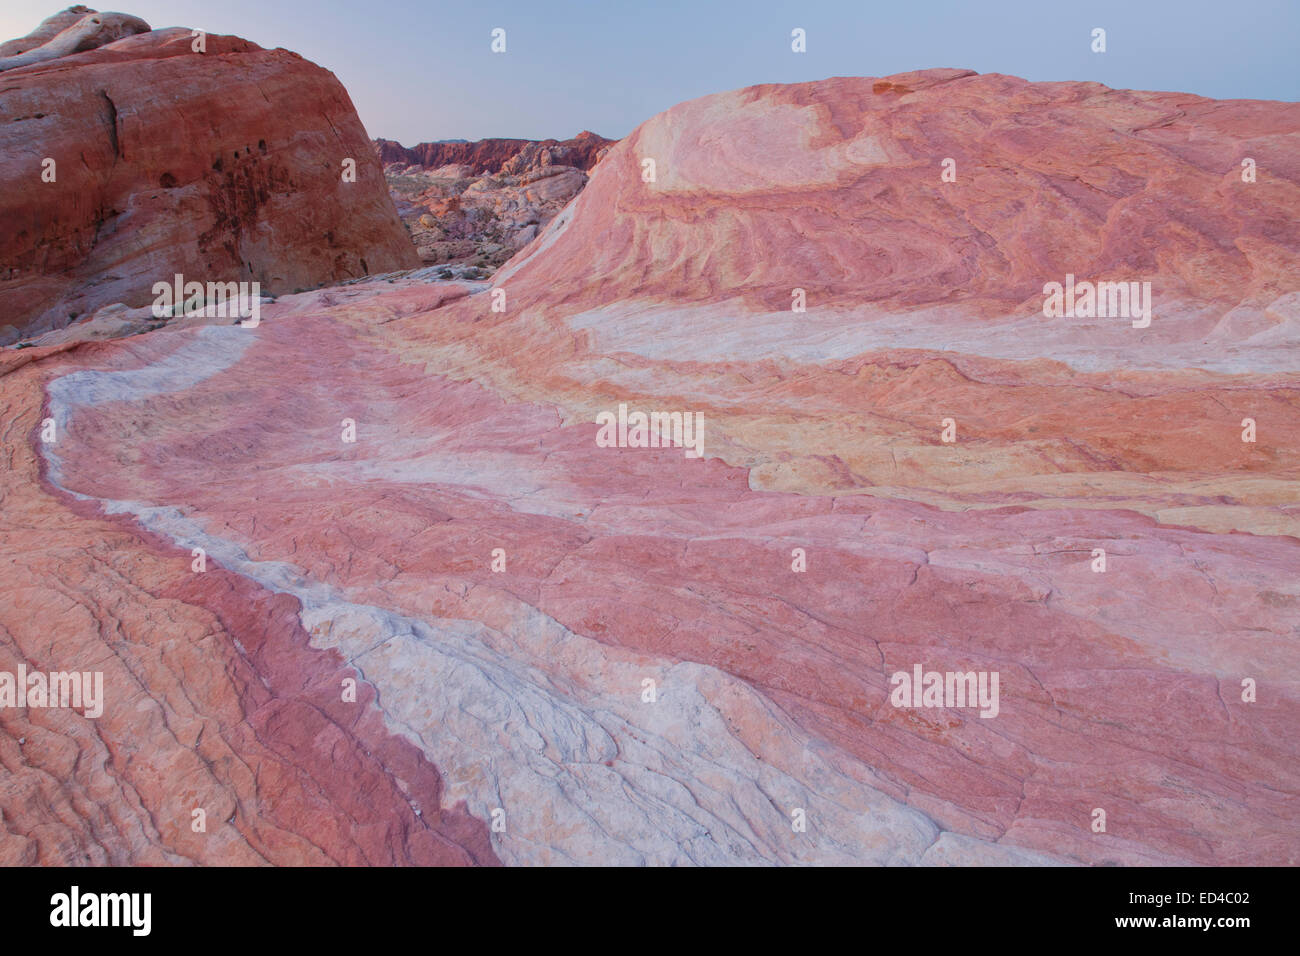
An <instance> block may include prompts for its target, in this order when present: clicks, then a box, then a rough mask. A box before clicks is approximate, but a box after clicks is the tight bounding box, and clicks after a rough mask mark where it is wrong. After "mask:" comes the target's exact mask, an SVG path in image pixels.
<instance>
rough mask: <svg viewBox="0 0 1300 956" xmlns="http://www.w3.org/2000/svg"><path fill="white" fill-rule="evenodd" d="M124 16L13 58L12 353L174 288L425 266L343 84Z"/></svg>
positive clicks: (1, 188)
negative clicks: (350, 170) (164, 285)
mask: <svg viewBox="0 0 1300 956" xmlns="http://www.w3.org/2000/svg"><path fill="white" fill-rule="evenodd" d="M73 9H74V10H76V9H78V8H73ZM60 16H63V15H60ZM115 17H117V18H120V17H122V15H120V14H97V13H94V12H93V11H90V12H86V13H84V14H82V15H79V16H78V19H77V20H76V21H75V23H74V24H73V25H72V26H68V27H66V28H64V29H63V30H62V31H61V32H58V33H57V34H56V35H55V36H54V37H53V38H50V39H48V40H45V41H44V42H43V43H39V42H38V45H37V46H35V47H34V48H33V49H31V50H27V51H25V52H21V53H14V54H13V55H11V56H6V57H5V58H4V59H3V60H0V67H3V68H4V69H5V73H4V83H3V89H0V154H2V155H3V156H4V157H5V162H4V163H3V165H0V220H3V222H4V229H3V230H2V231H0V343H7V342H12V341H15V340H17V339H22V338H30V337H32V336H34V335H37V334H39V333H42V332H45V331H48V330H50V329H57V328H60V327H62V326H65V325H68V324H69V323H70V322H72V321H75V320H76V319H77V318H80V317H81V316H83V315H85V314H87V313H89V312H93V311H94V310H96V309H99V308H102V307H104V306H107V305H112V304H115V303H121V304H122V305H124V306H126V307H128V308H138V307H141V306H145V305H149V304H150V303H151V302H152V301H153V298H154V296H153V293H152V292H151V289H152V287H153V284H154V283H155V282H159V281H170V280H171V279H172V277H173V276H174V275H175V274H176V273H180V274H183V275H185V276H186V277H187V278H189V279H193V280H197V281H199V282H203V283H207V282H229V281H245V282H250V283H251V282H253V281H256V282H259V283H260V285H261V288H262V291H263V292H264V293H281V292H294V291H298V290H302V289H308V288H314V287H316V286H319V285H322V284H325V283H332V282H337V281H340V280H343V279H348V278H354V277H358V276H363V275H367V274H379V273H385V272H390V271H393V270H396V269H405V268H411V267H413V266H415V265H418V259H417V257H416V255H415V253H414V251H413V250H412V249H411V247H410V242H409V240H408V239H407V237H406V235H405V231H404V230H403V228H402V226H401V223H400V221H399V219H398V217H397V214H396V210H395V209H394V207H393V203H392V200H391V198H390V196H389V195H388V191H387V188H386V186H385V184H384V180H383V175H382V171H381V169H380V167H379V164H378V163H377V162H376V160H375V156H374V150H373V149H372V147H371V146H370V143H369V141H368V139H367V137H366V134H365V130H364V129H363V128H362V126H361V122H360V120H359V119H358V118H357V115H356V111H355V110H354V108H353V106H352V102H351V100H350V99H349V98H348V95H347V93H346V92H345V91H344V89H343V87H342V86H340V85H339V83H338V81H337V80H336V79H335V78H334V76H333V75H332V74H330V73H329V72H327V71H326V70H323V69H321V68H320V67H318V66H315V65H313V64H311V63H309V62H307V61H306V60H304V59H303V58H302V57H300V56H298V55H296V54H294V53H290V52H288V51H287V50H264V49H262V48H261V47H259V46H257V45H256V44H253V43H250V42H248V41H247V40H241V39H239V38H237V37H227V36H207V37H204V38H203V43H202V52H198V51H196V39H197V38H195V37H193V36H192V35H191V33H192V31H190V30H186V29H179V28H172V29H164V30H153V31H148V25H147V24H144V23H143V21H138V20H136V18H133V17H126V18H125V19H118V20H115V19H114V18H115ZM96 21H101V22H99V23H98V25H97V24H96ZM49 23H51V21H47V24H49ZM61 23H63V21H62V20H59V19H58V18H53V26H48V27H47V26H43V27H42V30H38V31H37V33H35V34H33V37H32V38H27V39H26V40H23V41H15V42H16V43H17V45H16V46H13V45H12V44H11V45H9V46H13V49H14V50H19V49H21V48H24V47H26V46H27V45H28V41H33V42H36V41H41V40H42V38H43V37H44V35H45V34H46V33H48V32H49V30H50V29H53V28H54V27H58V26H59V25H60V24H61ZM91 28H94V29H95V30H99V31H100V32H99V33H96V34H95V35H94V37H92V38H91V40H85V41H84V42H83V41H82V40H77V41H76V42H75V43H73V42H72V41H71V40H68V42H64V38H69V37H75V36H80V33H78V32H77V31H85V30H90V29H91ZM110 28H111V29H110ZM105 30H108V31H109V32H108V33H107V34H105V33H104V32H103V31H105ZM141 30H143V31H147V32H140V31H141ZM127 33H129V34H132V35H124V34H127ZM114 35H116V36H120V37H121V38H119V39H112V37H113V36H114ZM33 38H34V40H33ZM104 40H111V42H102V41H104ZM92 41H93V42H92ZM86 43H91V45H92V46H94V48H93V49H92V48H89V47H88V46H86ZM69 44H71V45H69ZM54 48H57V51H58V55H57V57H55V58H43V55H42V57H37V58H36V59H35V60H33V59H32V57H34V56H36V54H38V53H40V52H41V51H47V52H49V51H50V50H52V49H54ZM65 48H66V49H65ZM6 52H7V50H6ZM24 58H26V59H24ZM346 160H352V161H354V163H355V170H356V175H355V181H347V178H346V177H345V175H344V163H345V161H346Z"/></svg>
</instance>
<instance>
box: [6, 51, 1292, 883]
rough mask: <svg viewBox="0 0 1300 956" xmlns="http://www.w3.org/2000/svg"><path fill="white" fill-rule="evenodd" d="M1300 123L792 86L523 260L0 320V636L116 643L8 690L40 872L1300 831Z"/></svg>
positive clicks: (665, 130) (637, 135)
mask: <svg viewBox="0 0 1300 956" xmlns="http://www.w3.org/2000/svg"><path fill="white" fill-rule="evenodd" d="M1297 110H1298V108H1297V107H1296V106H1294V105H1289V104H1281V103H1265V102H1245V101H1242V102H1228V101H1224V102H1215V101H1210V100H1205V99H1201V98H1199V97H1195V96H1190V95H1187V94H1171V93H1142V92H1131V91H1118V90H1109V89H1106V88H1104V87H1101V86H1098V85H1096V84H1085V83H1064V84H1034V83H1027V82H1025V81H1022V80H1018V79H1015V78H1011V77H1005V76H997V75H990V76H977V75H974V74H970V73H967V72H962V71H947V70H940V71H927V72H923V73H917V74H907V75H901V76H894V77H887V78H883V79H875V78H868V79H835V80H828V81H824V82H819V83H809V84H799V85H794V86H765V87H756V88H752V89H748V90H742V91H738V92H735V93H728V94H721V95H718V96H711V97H706V98H704V99H702V100H696V101H693V102H690V103H685V104H682V105H680V106H678V107H674V108H673V109H672V110H670V111H668V112H667V113H666V114H663V115H661V116H658V117H655V118H654V119H652V120H650V121H648V122H647V123H645V124H644V125H643V126H642V127H640V128H639V129H638V130H637V131H635V132H634V133H633V134H632V135H631V136H629V137H628V138H627V139H626V140H624V141H622V142H620V143H619V144H618V145H616V146H614V147H613V148H612V149H611V150H610V152H609V154H608V155H607V156H606V157H605V159H604V160H602V161H601V163H600V164H599V165H598V166H597V167H596V168H595V169H594V171H593V174H592V178H591V182H590V184H589V185H588V187H587V188H586V189H585V190H583V192H582V193H581V194H580V195H578V196H577V198H576V199H575V200H574V201H573V202H572V203H571V204H570V205H569V206H568V207H566V208H565V209H564V211H563V212H562V213H561V214H560V215H559V216H557V217H556V218H555V220H554V221H553V222H552V223H551V224H550V225H549V226H548V227H547V228H546V229H545V230H544V231H543V232H542V233H541V235H539V236H538V237H537V239H536V241H534V242H533V243H531V244H530V245H529V246H528V247H527V248H526V249H524V251H523V252H521V253H520V254H519V255H518V256H516V257H515V258H514V259H513V260H512V261H511V262H509V263H507V264H506V266H505V267H504V268H503V269H501V270H500V271H499V272H498V273H497V275H496V277H495V280H494V282H493V284H492V287H491V288H490V289H486V290H483V291H481V292H476V290H475V289H474V288H473V287H465V286H458V285H455V284H450V283H434V284H429V283H427V282H424V281H421V280H419V279H413V278H409V277H408V278H399V277H389V278H386V279H371V280H367V281H363V282H358V283H354V284H350V285H347V286H343V287H338V288H332V289H325V290H319V291H316V292H310V293H305V294H302V295H294V296H285V297H282V298H280V299H279V300H278V301H276V302H275V303H273V304H268V305H267V307H266V309H265V310H264V313H263V318H262V321H261V323H260V325H259V326H258V327H256V328H241V327H239V326H231V325H228V324H212V325H198V326H190V327H188V328H182V327H179V326H166V327H163V328H161V329H159V330H157V331H153V332H149V333H147V334H144V335H139V336H136V337H134V338H131V339H127V340H119V341H110V342H95V343H84V344H80V345H75V346H74V345H67V344H64V345H54V346H44V347H37V348H29V349H24V350H22V351H6V352H4V353H0V354H3V355H4V359H3V361H4V365H3V367H0V371H3V373H4V374H3V376H2V377H0V407H3V409H4V412H3V421H5V422H6V423H7V424H6V427H5V430H4V433H3V439H4V447H5V455H6V456H7V460H8V462H9V464H10V467H9V468H8V469H6V470H5V471H3V472H2V473H0V478H2V479H3V481H4V482H5V486H4V488H3V492H2V494H3V500H4V503H5V507H4V519H3V521H4V528H5V531H6V533H5V534H3V535H0V542H3V545H2V547H3V549H4V550H3V554H2V555H0V561H3V562H4V564H5V566H6V567H7V568H9V571H8V575H9V577H8V583H7V585H6V587H7V589H8V593H10V594H12V595H14V597H13V599H12V600H8V601H5V602H2V603H0V670H13V669H14V667H16V666H17V664H18V662H19V661H24V660H25V661H27V662H29V664H30V665H31V666H33V667H37V666H39V667H43V668H46V669H53V668H56V667H60V666H62V667H68V668H71V667H74V666H89V665H90V664H91V663H92V662H93V663H95V664H96V666H103V667H104V668H106V669H108V670H109V674H108V675H107V676H108V691H107V694H108V698H109V699H108V703H107V706H106V709H105V714H104V716H103V717H102V718H100V719H99V721H98V722H97V723H96V722H95V721H92V720H89V719H86V718H83V717H81V716H79V715H77V714H73V713H69V712H68V711H55V710H40V709H29V710H27V711H21V710H14V709H0V761H2V762H3V766H4V767H5V770H6V771H7V772H8V776H7V777H6V778H5V780H6V781H7V782H5V783H3V784H0V810H3V813H2V814H0V818H2V819H3V820H4V821H5V824H6V827H7V828H8V830H9V833H10V834H11V838H7V839H6V841H5V842H3V843H0V850H2V852H3V853H4V857H3V859H0V862H67V861H72V860H78V859H91V860H95V861H99V860H108V861H113V862H127V861H148V862H153V861H159V862H174V861H181V860H198V861H204V862H242V861H244V860H248V859H253V858H254V857H257V856H260V857H261V858H262V859H268V860H271V861H273V862H281V861H300V860H310V861H326V860H341V861H356V860H367V861H384V862H389V861H392V862H408V861H436V862H492V861H493V860H498V859H499V860H500V861H502V862H505V863H563V862H582V863H655V864H661V863H662V864H667V863H827V862H832V863H888V864H946V863H954V862H956V863H1052V862H1056V863H1084V864H1114V863H1208V864H1291V865H1294V864H1296V863H1300V856H1298V855H1297V854H1298V849H1297V847H1298V844H1297V840H1296V835H1297V832H1300V809H1297V808H1298V807H1300V800H1297V794H1298V791H1300V760H1297V757H1298V756H1300V743H1298V742H1297V738H1296V735H1295V732H1294V729H1295V727H1296V725H1297V722H1298V721H1300V692H1298V691H1297V688H1296V685H1295V682H1294V680H1293V675H1294V673H1295V671H1296V669H1297V666H1298V665H1300V650H1298V648H1300V643H1297V638H1300V632H1298V627H1300V613H1298V612H1300V584H1298V583H1297V582H1300V576H1298V575H1297V571H1298V570H1300V513H1297V510H1296V506H1295V502H1296V500H1297V490H1298V489H1300V414H1298V412H1300V362H1298V361H1297V359H1296V355H1297V352H1296V350H1295V344H1296V335H1297V330H1298V329H1300V324H1298V322H1300V316H1298V315H1297V306H1298V304H1300V289H1298V288H1297V285H1296V275H1295V271H1294V262H1295V257H1296V253H1297V250H1300V236H1297V232H1296V229H1297V226H1296V223H1297V222H1298V221H1300V166H1298V165H1297V162H1298V161H1297V159H1296V157H1297V149H1296V146H1297V139H1298V138H1300V133H1298V132H1297V131H1298V130H1300V116H1298V115H1297ZM1246 158H1249V159H1251V160H1253V164H1254V168H1255V171H1256V173H1257V175H1256V176H1255V177H1254V179H1253V181H1247V180H1246V179H1244V178H1243V167H1242V160H1243V159H1246ZM646 159H653V160H654V161H655V162H654V165H653V170H654V175H653V177H650V178H651V181H646V178H645V171H646V170H647V166H646V165H645V163H644V161H645V160H646ZM946 159H951V160H954V161H955V164H954V165H953V166H949V165H948V164H945V162H944V160H946ZM950 168H955V173H956V177H955V180H953V181H945V178H944V175H943V174H944V172H945V170H946V169H950ZM1067 274H1072V275H1075V276H1077V277H1078V278H1079V279H1080V281H1085V280H1087V281H1115V282H1119V281H1127V280H1134V281H1140V282H1150V283H1151V289H1152V296H1153V301H1154V308H1153V309H1152V318H1151V322H1150V324H1149V325H1148V326H1145V327H1141V328H1137V327H1134V325H1133V324H1132V321H1131V319H1130V317H1129V316H1110V317H1106V318H1096V317H1088V316H1086V315H1085V316H1079V317H1054V318H1047V317H1045V316H1044V314H1043V301H1044V295H1043V287H1044V285H1045V284H1047V283H1050V282H1062V281H1064V279H1065V277H1066V275H1067ZM796 290H802V293H803V297H802V300H801V299H800V297H799V296H798V294H797V292H796ZM498 304H500V305H501V306H502V307H503V308H495V306H496V305H498ZM792 304H794V305H798V304H803V305H805V306H806V308H805V310H804V311H793V310H792ZM620 404H623V405H627V406H629V407H630V408H632V409H634V410H635V409H639V410H646V411H652V410H653V411H661V412H679V413H684V414H694V413H700V414H701V415H702V416H703V443H702V447H703V453H704V454H703V457H702V458H692V457H688V456H687V455H685V454H684V453H683V450H682V449H681V448H648V447H606V446H605V445H604V444H602V443H601V442H600V441H599V440H598V438H599V436H600V434H601V429H600V427H598V425H597V424H595V423H596V422H597V420H598V417H599V416H601V415H602V413H608V412H612V411H616V410H617V409H618V407H619V405H620ZM945 419H951V421H952V423H953V435H952V437H953V439H954V440H953V441H950V442H949V441H945V440H944V437H943V436H944V432H945V425H944V420H945ZM1246 419H1251V420H1252V421H1253V422H1254V423H1255V426H1256V432H1255V433H1254V434H1253V435H1252V437H1254V438H1255V440H1254V441H1251V442H1245V441H1243V440H1242V435H1243V421H1244V420H1246ZM51 422H52V423H53V427H54V429H55V434H54V437H53V439H52V440H48V441H47V440H43V432H48V429H49V427H50V423H51ZM349 428H351V429H352V430H351V432H349ZM349 438H351V439H352V440H349ZM194 549H201V551H202V553H203V554H204V555H205V556H206V560H207V562H208V565H207V570H206V571H202V572H199V571H194V570H192V569H193V564H192V561H193V560H194V559H193V557H192V556H193V555H194V554H195V550H194ZM1099 552H1104V555H1102V557H1103V558H1104V560H1105V562H1106V563H1105V564H1104V565H1103V567H1104V570H1098V564H1097V561H1098V554H1099ZM99 662H106V663H103V664H102V665H101V664H99ZM918 666H919V667H922V668H923V669H924V670H937V671H940V672H944V671H952V672H966V671H970V672H982V673H986V674H988V673H997V674H998V675H999V676H1000V688H1001V690H1000V695H1001V696H1000V706H999V708H998V712H997V714H996V716H990V717H989V718H987V719H986V718H983V717H980V716H979V714H978V713H977V712H976V711H975V710H973V709H971V708H969V707H963V706H959V705H955V704H951V703H948V702H945V703H944V705H943V706H937V707H919V708H918V707H910V706H902V707H900V706H895V702H894V701H893V700H892V696H893V695H892V691H891V687H892V685H893V675H895V674H897V673H899V672H902V673H911V672H912V670H913V668H914V667H918ZM349 677H351V678H355V679H356V680H357V681H358V686H359V687H360V688H361V689H362V691H363V692H362V693H361V694H359V695H358V699H357V700H356V701H354V702H350V703H344V702H340V699H339V687H340V684H341V682H342V681H344V680H345V679H347V678H349ZM1247 684H1249V687H1248V686H1246V685H1247ZM19 740H23V741H24V743H22V744H19V743H18V741H19ZM343 776H346V777H347V782H348V786H346V787H344V786H340V784H339V780H340V778H341V777H343ZM359 794H364V795H365V798H366V799H365V800H363V799H362V798H361V797H360V796H359ZM195 806H204V807H210V808H213V812H210V813H209V815H208V818H209V820H211V821H218V822H217V823H216V824H214V825H213V826H210V827H209V832H208V834H207V836H206V837H204V838H200V837H198V836H196V835H194V834H192V833H191V832H190V830H189V829H188V825H187V824H188V820H189V813H190V812H191V810H192V809H193V808H194V807H195ZM371 807H373V809H372V808H371ZM1097 810H1103V811H1104V812H1105V814H1106V826H1105V828H1104V830H1100V831H1099V830H1097V829H1096V828H1095V822H1096V820H1097V817H1096V811H1097ZM340 813H343V814H345V815H347V816H349V817H351V818H352V819H353V820H354V821H356V823H357V825H356V826H353V827H350V828H348V829H347V832H344V830H343V829H342V828H332V827H330V826H329V824H328V821H330V820H333V819H337V818H338V817H339V815H340ZM800 819H802V820H803V821H804V823H805V826H804V827H803V828H802V829H800V828H799V827H798V826H796V825H792V824H797V823H798V822H799V820H800ZM498 820H499V821H500V822H501V826H500V827H498V826H496V825H495V824H496V823H497V821H498Z"/></svg>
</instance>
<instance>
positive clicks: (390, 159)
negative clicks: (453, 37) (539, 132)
mask: <svg viewBox="0 0 1300 956" xmlns="http://www.w3.org/2000/svg"><path fill="white" fill-rule="evenodd" d="M374 142H375V147H376V149H378V151H379V159H380V162H382V163H383V164H384V165H385V166H388V165H390V164H393V163H400V164H402V165H405V166H422V167H424V168H426V169H437V168H439V167H441V166H453V165H455V166H469V167H471V168H472V170H473V172H474V173H478V174H482V173H498V172H506V173H522V172H524V171H525V170H526V169H529V168H534V167H536V166H573V167H575V168H577V169H581V170H583V171H584V172H586V171H588V170H590V169H591V168H592V167H593V166H595V165H596V163H597V162H598V161H599V159H600V157H601V156H602V155H603V153H604V151H605V149H606V148H607V147H609V146H612V145H613V144H614V143H615V142H616V140H612V139H605V137H603V136H598V135H596V134H595V133H593V132H590V131H589V130H583V131H582V132H581V133H579V134H578V135H577V136H575V137H573V139H566V140H555V139H545V140H530V139H481V140H478V141H477V142H468V141H466V140H442V141H439V142H435V143H421V144H419V145H418V146H411V147H407V146H403V145H402V144H401V143H398V142H395V141H393V140H391V139H377V140H375V141H374Z"/></svg>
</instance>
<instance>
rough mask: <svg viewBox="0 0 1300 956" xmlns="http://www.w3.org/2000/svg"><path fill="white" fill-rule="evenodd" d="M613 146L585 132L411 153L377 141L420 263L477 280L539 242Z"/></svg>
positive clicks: (428, 146) (426, 147)
mask: <svg viewBox="0 0 1300 956" xmlns="http://www.w3.org/2000/svg"><path fill="white" fill-rule="evenodd" d="M612 143H613V141H612V140H607V139H602V138H601V137H599V136H597V135H596V134H595V133H589V132H585V131H584V132H582V133H579V134H578V136H577V137H575V138H574V139H571V140H566V141H565V142H563V143H560V142H557V141H556V140H545V141H542V142H534V141H529V140H500V139H489V140H481V141H480V142H477V143H423V144H421V145H420V146H417V147H415V148H414V149H409V150H408V149H405V148H404V147H401V146H399V145H398V144H396V143H393V142H391V141H389V140H377V141H376V147H377V148H378V150H379V155H380V158H381V159H382V160H383V161H384V163H385V166H384V174H385V176H386V177H387V179H388V184H389V187H390V189H391V190H392V193H393V199H394V201H395V202H396V203H397V209H398V212H399V213H400V215H401V217H402V221H403V222H404V223H406V228H407V231H408V232H409V233H410V235H411V240H412V241H413V242H414V243H415V246H416V249H417V250H418V252H419V255H420V261H421V262H423V263H424V264H425V265H436V264H439V263H446V264H448V265H449V266H450V265H455V266H460V267H462V268H457V269H455V270H452V269H447V270H446V271H445V273H444V274H445V276H446V277H447V278H451V277H452V276H453V275H454V276H456V277H460V276H464V277H467V278H471V279H474V278H483V277H485V276H487V275H490V274H491V273H492V272H493V271H495V269H496V268H497V267H498V266H499V265H501V263H503V262H505V261H506V260H507V259H509V258H510V257H511V256H513V255H514V254H515V253H516V252H518V251H519V250H520V249H522V248H523V247H524V246H526V245H527V244H528V243H529V242H531V241H532V240H533V239H534V238H536V236H537V234H538V232H539V231H540V230H541V229H543V228H544V227H545V226H546V225H547V223H549V222H550V221H551V220H552V219H554V218H555V217H556V216H557V215H558V214H559V212H560V210H561V209H563V208H564V206H565V205H566V204H567V203H568V202H569V201H570V200H571V199H573V197H574V196H576V195H577V194H578V193H579V192H580V191H581V190H582V187H583V186H585V185H586V184H587V175H586V172H585V171H586V170H589V169H591V168H592V166H594V165H595V163H596V162H598V161H599V159H600V157H601V156H603V155H604V154H605V153H606V152H607V151H608V149H609V147H610V145H612ZM463 267H467V268H463Z"/></svg>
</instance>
